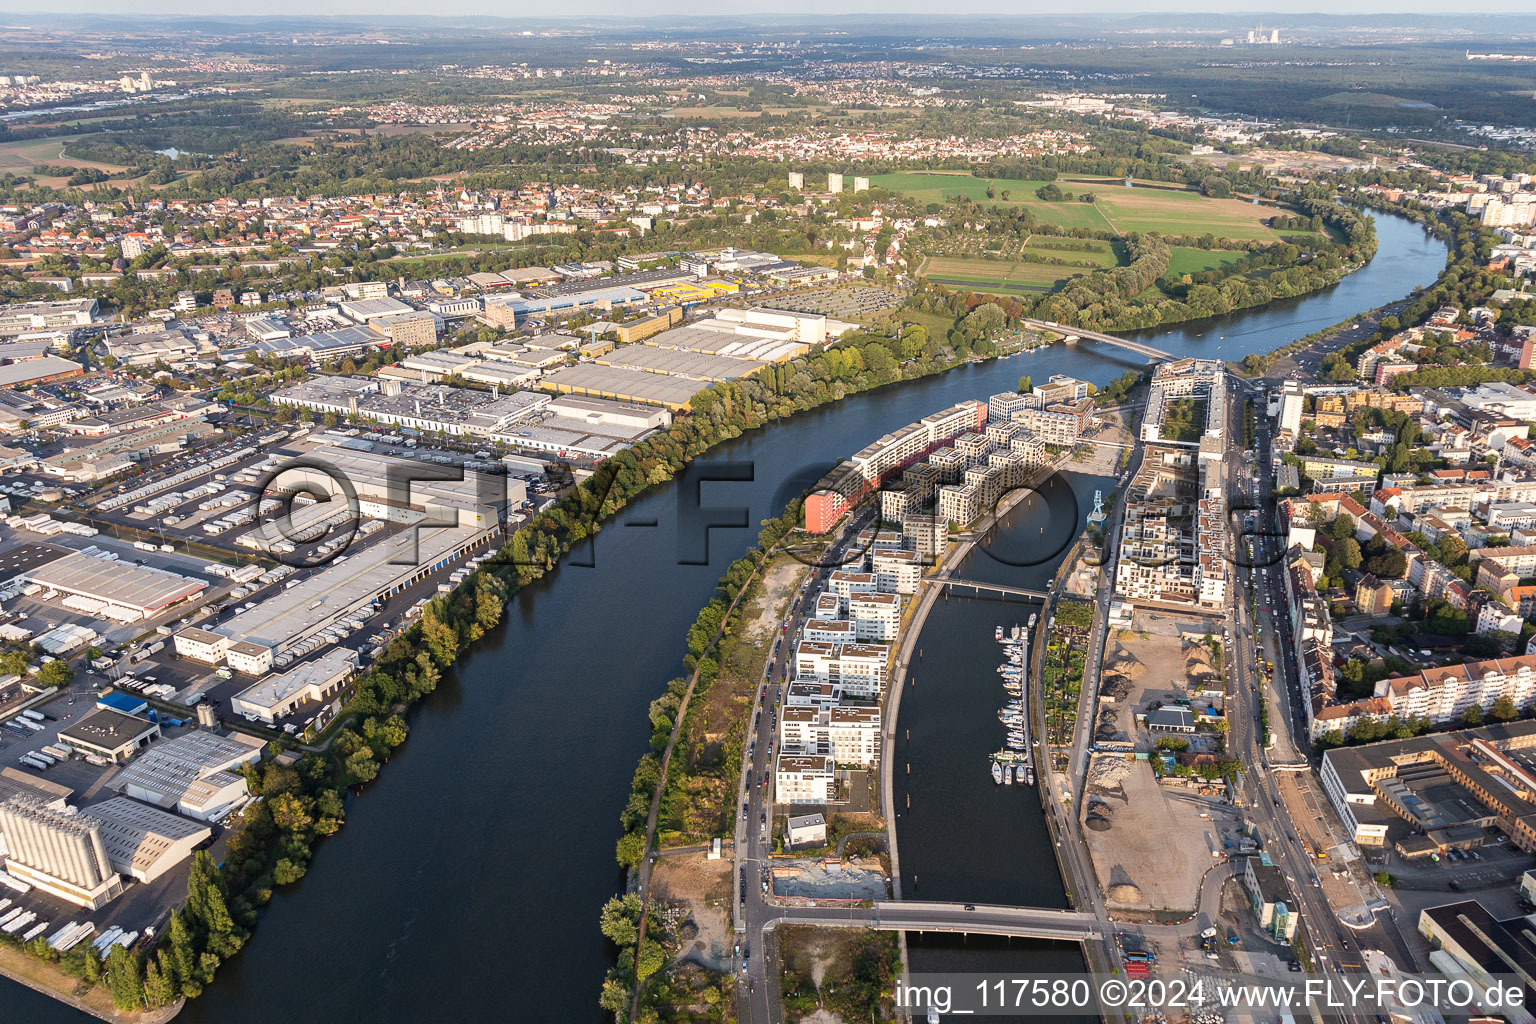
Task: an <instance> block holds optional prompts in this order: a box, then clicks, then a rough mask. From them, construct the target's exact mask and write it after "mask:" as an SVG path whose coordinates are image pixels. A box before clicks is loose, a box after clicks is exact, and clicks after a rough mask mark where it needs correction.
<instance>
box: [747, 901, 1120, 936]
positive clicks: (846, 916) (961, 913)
mask: <svg viewBox="0 0 1536 1024" xmlns="http://www.w3.org/2000/svg"><path fill="white" fill-rule="evenodd" d="M968 908H970V909H968ZM768 923H769V924H770V925H779V924H803V925H815V926H818V927H823V928H879V929H881V930H882V931H893V932H953V933H958V934H964V935H1010V936H1017V937H1019V938H1028V939H1053V940H1056V941H1059V942H1083V941H1095V942H1096V941H1098V940H1099V939H1100V938H1102V937H1103V936H1102V932H1101V930H1100V926H1099V922H1098V921H1097V919H1095V918H1094V916H1093V915H1092V914H1087V913H1083V912H1080V911H1076V910H1048V909H1045V908H1040V907H999V906H987V905H977V904H970V903H922V902H917V901H909V900H882V901H880V902H878V903H876V904H875V905H874V906H873V907H849V908H846V909H844V908H842V907H784V908H780V909H778V912H777V913H775V914H773V916H772V919H771V921H770V922H768Z"/></svg>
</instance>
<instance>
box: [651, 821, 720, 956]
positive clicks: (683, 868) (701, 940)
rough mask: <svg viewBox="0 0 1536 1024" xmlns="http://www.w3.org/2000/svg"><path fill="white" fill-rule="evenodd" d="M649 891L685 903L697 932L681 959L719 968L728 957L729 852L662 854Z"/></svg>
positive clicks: (670, 900) (657, 897)
mask: <svg viewBox="0 0 1536 1024" xmlns="http://www.w3.org/2000/svg"><path fill="white" fill-rule="evenodd" d="M651 894H652V896H654V897H655V898H656V899H658V900H662V901H669V902H675V903H686V904H688V908H689V911H690V912H691V913H692V915H693V923H694V925H695V927H696V928H697V929H698V934H697V936H696V937H695V938H694V940H693V941H692V942H691V943H688V944H685V947H684V951H683V953H682V954H681V955H680V959H688V960H693V961H695V962H697V963H702V964H704V965H706V966H709V967H715V968H718V969H721V970H729V969H730V959H731V941H732V940H731V922H730V914H731V909H730V908H731V855H730V847H729V845H727V847H726V853H725V856H723V857H721V858H720V859H719V860H708V859H706V858H705V856H704V854H702V853H680V854H677V855H676V856H672V857H662V858H660V859H659V860H657V862H656V866H655V868H654V869H653V870H652V872H651Z"/></svg>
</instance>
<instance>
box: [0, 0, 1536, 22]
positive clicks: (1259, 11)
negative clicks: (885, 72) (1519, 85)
mask: <svg viewBox="0 0 1536 1024" xmlns="http://www.w3.org/2000/svg"><path fill="white" fill-rule="evenodd" d="M133 7H134V10H133V14H135V15H140V16H142V15H152V16H162V17H180V18H195V19H200V20H231V19H239V20H262V19H264V18H271V19H278V18H285V17H295V16H301V17H321V18H324V17H348V18H366V17H368V16H378V15H387V16H391V17H401V16H408V17H416V18H422V19H441V20H452V19H453V18H455V17H480V18H486V17H491V18H500V19H505V20H509V21H511V20H515V19H518V18H529V17H531V18H535V19H537V20H538V21H540V22H549V21H574V20H579V19H581V18H583V17H605V18H628V19H634V20H650V19H655V18H667V17H678V16H681V17H702V18H707V17H741V16H752V15H756V16H759V17H762V18H765V19H768V18H771V19H773V20H782V19H783V18H784V17H786V16H806V17H818V18H825V17H839V16H859V15H869V16H876V17H882V16H890V15H892V14H899V15H913V14H928V13H931V12H932V5H931V3H929V2H928V0H864V2H848V0H832V2H831V3H825V2H817V0H787V2H782V3H780V4H777V5H775V6H774V8H773V9H772V10H771V11H765V10H763V9H762V8H761V6H760V5H758V4H755V3H753V4H749V3H746V2H743V0H682V2H678V3H671V4H664V5H660V6H658V7H655V8H652V9H650V10H648V11H645V12H643V13H640V12H637V11H636V10H635V8H634V5H633V4H630V3H625V2H623V0H585V2H583V0H575V2H572V3H569V4H567V5H565V7H564V9H563V10H562V11H561V12H560V13H558V14H552V13H551V12H550V11H549V9H548V8H547V7H546V6H544V5H538V4H507V3H504V2H496V0H466V2H464V3H461V4H459V5H457V6H456V8H455V9H454V11H453V13H451V14H443V13H432V12H424V11H423V10H422V9H421V6H420V4H419V3H418V2H416V0H323V2H319V3H314V2H305V0H270V2H269V3H268V4H267V5H266V9H265V10H264V11H263V12H261V13H260V14H250V13H244V12H239V11H225V10H210V9H208V7H207V5H206V3H204V2H202V0H137V2H136V3H135V4H134V5H133ZM0 13H6V14H19V15H36V16H39V17H47V16H57V15H60V14H74V15H82V14H92V15H102V16H108V17H117V18H121V17H124V16H125V12H124V11H123V10H122V7H121V6H120V5H118V6H112V5H108V4H105V3H104V2H103V0H58V2H57V3H52V4H49V5H48V7H47V8H46V9H42V8H40V7H39V6H38V3H37V0H0ZM945 13H946V14H947V15H950V16H956V15H958V16H963V17H970V16H982V17H1001V18H1007V17H1010V16H1015V17H1044V18H1053V19H1074V18H1082V17H1085V16H1087V17H1094V16H1101V15H1117V16H1119V15H1170V16H1177V15H1185V14H1217V15H1231V16H1234V17H1259V16H1273V17H1280V18H1288V19H1294V18H1304V17H1308V16H1313V15H1317V16H1324V17H1328V18H1330V19H1333V18H1339V17H1349V16H1352V15H1370V16H1380V15H1394V14H1401V15H1408V16H1425V15H1429V16H1438V17H1444V18H1446V19H1448V20H1450V19H1454V18H1463V17H1466V16H1467V15H1469V14H1472V15H1494V16H1505V17H1521V16H1522V15H1521V12H1519V11H1511V10H1510V9H1509V8H1508V7H1507V5H1506V6H1503V7H1488V8H1484V7H1473V8H1465V7H1461V8H1458V9H1456V10H1454V11H1449V10H1447V9H1446V7H1445V4H1444V3H1437V2H1432V0H1349V2H1341V3H1333V4H1327V5H1326V6H1322V5H1319V4H1318V0H1311V2H1310V3H1309V4H1307V5H1306V6H1305V7H1304V8H1302V9H1297V10H1283V9H1281V10H1277V9H1276V4H1275V2H1274V0H1263V2H1256V3H1240V2H1239V3H1234V2H1231V0H1181V2H1177V3H1169V4H1168V5H1166V6H1160V7H1153V8H1149V7H1147V6H1146V5H1144V4H1139V3H1136V2H1134V0H1084V2H1082V3H1079V4H1077V5H1075V6H1074V8H1073V9H1072V10H1071V11H1063V10H1062V9H1061V7H1060V6H1059V5H1058V4H1054V3H1052V4H1048V3H1043V2H1038V0H1035V2H1026V3H1013V4H998V3H996V2H967V0H958V2H956V3H952V4H949V5H947V9H946V12H945ZM940 24H941V22H940V19H938V18H935V24H934V27H935V29H937V28H939V27H940Z"/></svg>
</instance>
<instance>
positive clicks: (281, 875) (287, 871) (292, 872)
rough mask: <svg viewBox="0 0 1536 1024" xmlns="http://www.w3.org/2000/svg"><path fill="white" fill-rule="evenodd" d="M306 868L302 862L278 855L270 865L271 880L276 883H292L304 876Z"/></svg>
mask: <svg viewBox="0 0 1536 1024" xmlns="http://www.w3.org/2000/svg"><path fill="white" fill-rule="evenodd" d="M306 870H307V869H306V868H305V866H304V865H303V864H302V863H294V862H293V861H291V860H289V859H288V858H287V857H279V858H278V860H277V863H276V864H274V865H272V881H274V882H276V883H277V884H278V885H292V884H293V883H294V882H297V881H298V880H299V879H301V878H303V877H304V872H305V871H306Z"/></svg>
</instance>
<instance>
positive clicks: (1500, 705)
mask: <svg viewBox="0 0 1536 1024" xmlns="http://www.w3.org/2000/svg"><path fill="white" fill-rule="evenodd" d="M1488 717H1489V718H1491V719H1493V720H1494V721H1495V722H1513V721H1514V720H1515V719H1516V718H1519V717H1520V709H1519V708H1517V707H1515V701H1514V698H1512V697H1510V695H1509V694H1507V693H1506V694H1504V695H1503V696H1501V697H1499V699H1497V700H1495V701H1494V702H1493V707H1491V708H1489V709H1488Z"/></svg>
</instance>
